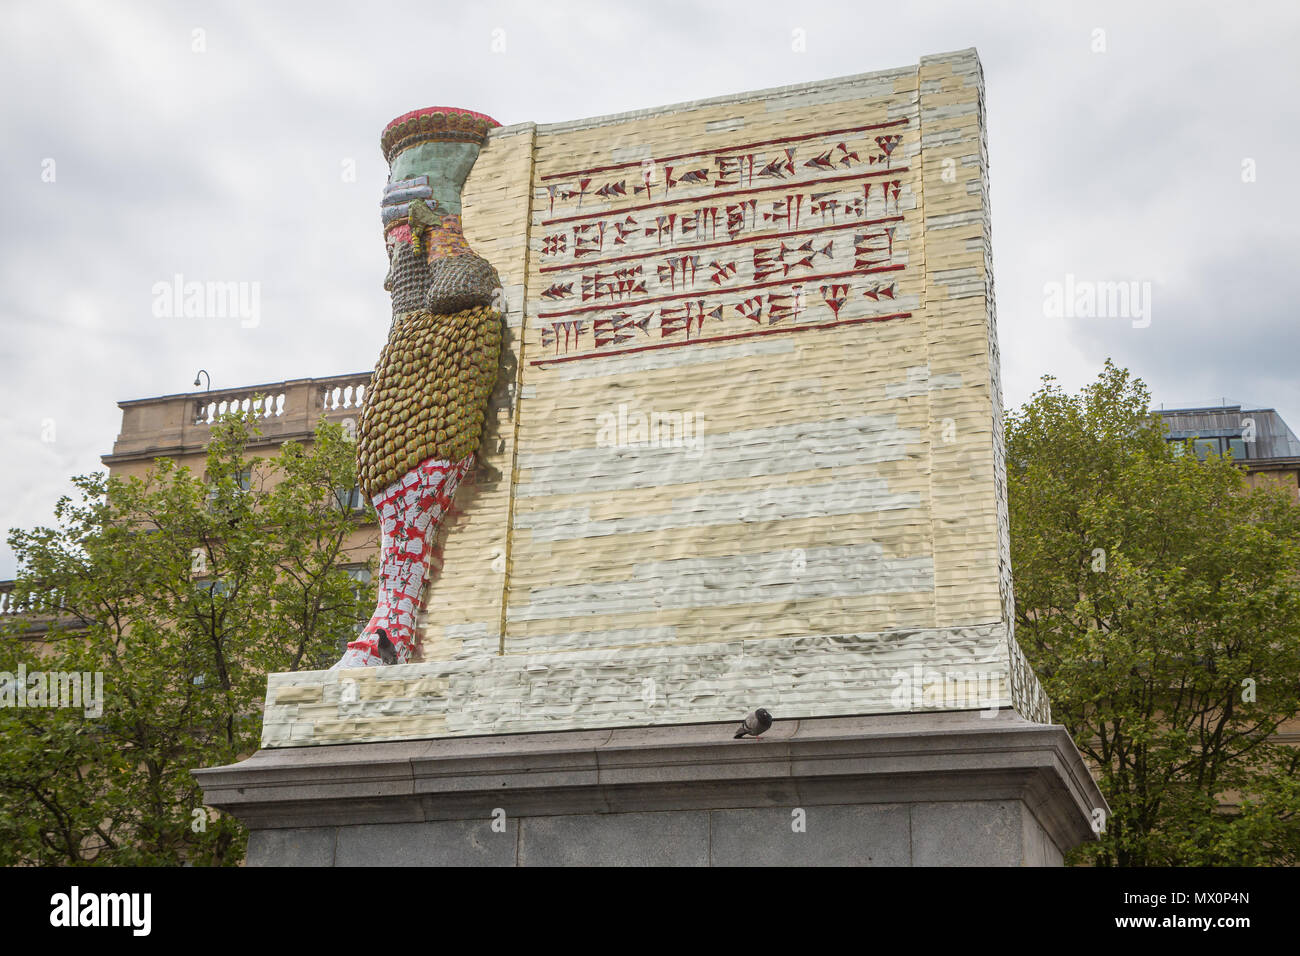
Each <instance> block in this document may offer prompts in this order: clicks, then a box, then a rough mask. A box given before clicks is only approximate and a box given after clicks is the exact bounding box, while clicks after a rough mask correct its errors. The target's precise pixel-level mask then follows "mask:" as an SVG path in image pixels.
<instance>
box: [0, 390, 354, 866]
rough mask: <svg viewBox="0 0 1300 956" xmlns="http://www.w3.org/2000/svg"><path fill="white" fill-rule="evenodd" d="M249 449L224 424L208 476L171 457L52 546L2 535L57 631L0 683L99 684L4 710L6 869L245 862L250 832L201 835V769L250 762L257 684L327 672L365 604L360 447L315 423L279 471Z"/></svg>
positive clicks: (2, 853) (64, 502)
mask: <svg viewBox="0 0 1300 956" xmlns="http://www.w3.org/2000/svg"><path fill="white" fill-rule="evenodd" d="M256 436H257V430H256V428H255V426H254V424H253V422H252V420H251V419H250V418H248V417H245V416H242V415H239V414H235V415H231V416H227V417H225V418H224V419H222V420H221V421H219V422H218V423H216V424H214V426H213V428H212V438H211V442H210V444H209V446H208V449H207V470H206V476H198V475H194V474H192V473H191V472H190V470H189V469H188V468H186V467H182V466H178V465H176V463H175V462H173V461H171V460H170V459H166V458H160V459H157V460H156V461H155V464H154V467H153V468H152V469H151V470H150V471H149V473H148V474H147V475H146V476H145V477H144V478H139V477H132V478H130V479H127V480H122V479H119V478H108V477H106V476H105V475H103V474H102V473H99V474H93V475H86V476H80V477H77V478H75V479H73V484H74V486H75V487H76V488H77V489H78V491H79V498H80V500H79V501H75V502H74V501H73V500H72V499H71V498H69V497H66V496H65V497H64V498H62V499H61V500H60V501H59V502H58V504H57V506H56V507H55V521H56V526H55V527H53V528H47V527H39V528H36V529H35V530H33V531H21V530H14V531H12V532H11V533H10V535H9V543H10V546H11V547H12V548H13V549H14V551H15V552H16V553H17V555H18V560H19V576H18V579H17V581H16V584H15V592H16V594H17V595H19V596H20V600H26V601H28V602H36V601H41V600H44V601H47V602H48V603H50V604H57V605H58V606H59V607H60V608H61V613H60V616H59V618H58V619H57V620H56V622H55V623H54V624H53V625H52V627H51V630H50V632H49V635H48V639H47V640H46V641H45V642H44V644H43V645H42V646H39V647H38V646H36V645H34V644H33V642H31V641H23V640H19V639H15V638H13V637H10V638H9V639H6V640H3V641H0V671H5V672H8V674H10V675H14V674H16V673H17V672H18V668H19V665H22V666H23V667H24V668H25V670H26V671H27V673H28V674H31V673H32V672H41V673H42V674H51V673H53V674H65V675H66V674H72V673H76V674H83V673H86V674H94V673H96V672H98V673H101V674H102V675H103V677H102V680H103V690H104V699H103V702H102V713H101V714H99V715H97V716H96V715H94V714H87V713H86V708H85V707H80V708H67V707H59V708H56V707H49V706H44V707H26V708H18V707H14V706H6V707H3V708H0V733H2V734H3V735H4V739H5V741H6V746H5V748H4V751H3V753H2V754H0V864H15V863H34V864H80V863H88V862H94V863H100V864H105V863H107V864H119V865H132V864H148V865H175V864H178V863H181V862H190V863H194V864H196V865H200V864H213V865H220V864H233V863H238V862H239V860H240V859H242V857H243V851H244V843H245V839H246V834H245V832H244V830H243V828H242V826H240V825H239V824H238V822H237V821H235V820H233V819H232V818H229V817H224V816H221V817H217V818H215V819H210V818H209V817H210V815H209V813H208V811H206V810H204V809H203V808H202V795H201V792H200V790H199V788H198V787H197V785H196V784H195V782H194V780H193V778H192V777H191V775H190V770H191V769H193V768H196V767H203V766H214V765H219V764H227V763H232V762H234V761H236V760H238V759H240V758H241V757H243V756H246V755H248V754H249V753H251V752H252V751H253V750H255V749H256V748H257V745H258V739H259V736H260V731H261V713H260V707H261V703H262V700H263V698H264V695H265V690H266V674H267V673H268V672H272V671H288V670H298V669H308V668H319V667H328V666H329V664H330V663H332V662H333V660H334V659H336V658H337V656H338V653H339V650H340V648H341V645H342V643H343V642H345V641H346V639H348V638H349V637H350V636H351V635H352V634H353V631H354V628H355V626H356V624H357V622H358V621H363V620H365V616H366V614H368V612H369V610H370V608H371V606H372V605H373V589H372V588H371V587H370V586H369V585H368V584H365V583H364V582H361V581H358V580H354V578H353V577H351V576H349V574H348V572H347V570H346V569H345V567H344V564H345V563H346V562H347V560H348V555H347V554H346V553H345V549H344V545H345V542H346V540H347V539H348V537H349V535H350V534H351V532H352V531H354V530H355V529H356V527H357V526H358V523H359V520H360V516H359V515H357V514H356V513H354V512H353V511H352V510H351V509H350V508H348V507H340V503H341V501H340V498H341V495H340V489H343V490H344V495H346V489H350V488H351V487H352V486H354V485H355V484H356V477H355V474H356V472H355V449H354V446H353V445H352V444H351V443H350V441H349V440H348V439H347V438H346V437H345V435H344V433H343V431H342V429H341V428H340V427H339V426H338V425H332V424H328V423H325V422H324V421H322V422H321V424H320V425H319V426H318V428H317V429H316V432H315V438H314V441H313V442H312V445H311V448H310V450H304V449H303V448H302V446H301V445H299V444H297V443H295V442H286V443H285V444H284V445H282V446H281V448H280V450H279V452H278V454H277V455H276V457H275V458H274V459H270V460H268V459H263V458H259V457H249V456H248V455H247V448H248V445H249V444H250V442H251V441H253V440H255V438H256ZM0 678H3V675H0ZM39 685H40V681H39V680H37V681H36V682H35V683H34V685H33V686H34V687H36V686H39ZM9 686H10V687H11V688H12V687H13V686H14V682H13V681H12V680H11V681H10V682H9ZM20 690H21V689H20ZM28 692H29V694H30V693H31V691H30V690H29V691H28ZM46 693H47V694H51V692H50V691H48V690H47V691H46ZM29 700H30V697H29Z"/></svg>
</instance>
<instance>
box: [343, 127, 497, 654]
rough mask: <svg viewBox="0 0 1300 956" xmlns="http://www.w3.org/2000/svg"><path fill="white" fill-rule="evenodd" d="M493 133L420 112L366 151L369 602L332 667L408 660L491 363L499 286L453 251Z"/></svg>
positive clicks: (362, 458)
mask: <svg viewBox="0 0 1300 956" xmlns="http://www.w3.org/2000/svg"><path fill="white" fill-rule="evenodd" d="M498 125H500V124H498V123H497V122H496V121H495V120H493V119H492V118H491V117H488V116H484V115H483V114H481V113H474V112H471V111H469V110H461V109H454V108H448V107H432V108H429V109H422V110H416V111H414V112H411V113H406V114H405V115H403V116H399V117H398V118H397V119H395V120H393V121H392V122H391V123H389V124H388V126H386V127H385V128H384V132H383V136H382V137H381V140H380V144H381V146H382V147H383V150H384V156H385V158H386V159H387V160H388V166H389V177H388V185H387V187H385V189H384V199H383V204H382V215H383V225H384V240H385V242H386V244H387V246H388V262H389V268H388V276H387V278H386V279H385V281H384V288H385V289H386V290H387V291H388V292H389V293H390V294H391V295H392V301H393V320H392V326H391V328H390V330H389V334H388V344H387V345H386V346H385V347H384V349H383V351H382V352H381V353H380V356H379V363H378V364H377V365H376V366H375V371H374V374H373V376H372V377H371V380H370V387H369V388H368V389H367V391H366V404H365V408H364V410H363V411H362V414H361V418H360V423H359V425H358V427H357V474H358V478H359V481H360V484H361V489H362V491H363V492H364V493H365V494H366V496H367V497H368V498H369V499H370V500H371V501H372V502H373V503H374V506H375V510H376V512H378V516H379V523H380V529H381V532H382V540H381V543H380V564H379V594H378V603H377V605H376V607H375V613H374V614H373V615H372V616H371V618H370V621H369V623H367V625H366V627H365V629H364V630H363V631H362V633H361V634H360V635H359V636H358V637H357V639H356V640H354V641H352V642H351V643H349V644H348V649H347V652H346V653H345V654H344V655H343V657H342V659H341V660H340V661H339V662H338V663H337V664H335V665H334V667H335V669H338V668H345V667H369V666H374V665H379V664H400V663H406V662H407V661H409V660H410V659H411V656H412V654H413V652H414V649H415V616H416V611H417V609H418V607H419V604H420V598H421V593H422V592H423V590H424V586H425V583H426V580H427V577H428V572H429V558H430V555H431V550H432V544H433V538H434V534H435V532H436V531H437V527H438V523H439V521H440V520H441V519H442V517H443V516H444V515H445V514H446V512H447V510H448V508H450V506H451V500H452V496H453V495H454V494H455V493H456V488H457V487H458V486H459V484H460V482H461V480H462V479H463V478H464V477H465V475H466V474H467V473H468V472H469V471H470V469H471V468H472V467H473V464H474V453H475V451H476V450H477V448H478V445H479V440H480V438H481V437H482V434H483V428H484V422H485V419H486V415H487V404H488V398H489V396H490V395H491V394H492V390H493V388H494V387H495V385H496V380H497V369H498V364H499V362H500V355H501V336H502V313H501V309H500V307H499V306H500V295H501V291H500V286H501V282H500V279H499V278H498V276H497V272H496V270H495V269H494V268H492V266H491V264H490V263H488V262H487V260H485V259H484V258H482V257H481V256H478V255H476V254H475V253H474V252H473V251H472V250H471V249H470V247H469V244H468V243H467V242H466V241H465V237H464V235H463V233H462V232H461V202H460V195H461V189H462V187H463V186H464V184H465V180H466V178H467V177H468V176H469V172H470V170H471V169H472V168H473V166H474V161H475V160H476V159H477V158H478V154H479V149H480V148H481V147H482V145H483V143H484V140H485V139H486V137H487V133H488V130H490V129H492V128H493V127H495V126H498Z"/></svg>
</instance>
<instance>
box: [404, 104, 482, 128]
mask: <svg viewBox="0 0 1300 956" xmlns="http://www.w3.org/2000/svg"><path fill="white" fill-rule="evenodd" d="M431 113H445V114H447V115H448V116H472V117H474V118H475V119H481V120H487V121H488V123H489V124H490V125H491V126H500V125H501V124H500V123H498V122H497V121H496V120H494V119H493V118H492V117H490V116H488V115H487V114H486V113H476V112H475V111H474V110H463V109H461V108H460V107H458V106H426V107H425V108H424V109H422V110H411V112H409V113H403V114H402V115H401V116H399V117H397V119H395V120H393V121H392V122H391V123H389V124H388V125H387V126H385V127H384V132H385V133H387V132H388V131H389V130H390V129H392V128H393V127H394V126H396V125H397V124H398V123H405V122H406V121H407V120H409V119H414V118H415V117H417V116H428V115H429V114H431Z"/></svg>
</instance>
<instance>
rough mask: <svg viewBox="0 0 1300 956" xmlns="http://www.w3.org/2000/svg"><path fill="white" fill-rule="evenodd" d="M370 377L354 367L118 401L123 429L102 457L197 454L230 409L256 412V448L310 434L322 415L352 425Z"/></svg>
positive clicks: (107, 460)
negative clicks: (342, 371)
mask: <svg viewBox="0 0 1300 956" xmlns="http://www.w3.org/2000/svg"><path fill="white" fill-rule="evenodd" d="M369 382H370V373H369V372H357V373H353V374H350V375H335V376H331V377H329V378H302V379H293V380H290V381H285V382H273V383H269V384H266V385H250V386H244V387H240V388H228V389H214V390H210V391H203V392H189V393H182V394H177V395H161V396H158V397H156V398H143V399H136V400H132V401H124V402H118V407H119V408H121V409H122V430H121V432H120V433H119V434H118V436H117V441H115V442H114V443H113V451H112V453H111V454H108V455H104V456H103V458H102V459H101V460H102V461H103V462H104V464H105V465H107V466H109V467H110V468H114V467H116V466H119V465H123V464H126V463H129V462H133V461H140V462H147V461H151V460H152V459H154V458H157V457H164V456H165V457H169V458H174V457H181V456H184V455H190V454H195V455H197V454H201V453H202V452H203V450H204V448H205V447H206V446H207V443H208V440H209V438H210V437H211V429H212V424H213V422H215V421H217V420H218V419H219V418H220V417H221V416H222V415H223V414H225V413H227V412H232V411H244V412H249V413H251V414H252V415H253V416H254V417H255V419H256V421H257V426H258V428H259V429H260V430H261V432H262V435H261V438H260V439H259V441H258V442H255V443H254V446H255V447H256V446H258V445H279V444H281V443H282V442H285V441H288V440H290V439H298V440H302V439H309V438H310V437H311V435H312V433H313V432H314V430H315V428H316V423H317V422H318V421H319V420H320V418H321V417H322V416H323V417H325V418H327V419H329V420H330V421H337V422H340V423H342V424H343V425H344V427H350V428H355V425H356V421H355V419H356V416H357V415H358V414H359V413H360V411H361V407H362V405H363V404H364V403H365V392H366V387H367V386H368V384H369ZM349 419H351V420H352V421H351V426H349Z"/></svg>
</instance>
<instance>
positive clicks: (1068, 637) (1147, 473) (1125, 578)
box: [1007, 360, 1300, 866]
mask: <svg viewBox="0 0 1300 956" xmlns="http://www.w3.org/2000/svg"><path fill="white" fill-rule="evenodd" d="M1149 408H1150V395H1149V393H1148V391H1147V389H1146V386H1145V385H1144V384H1143V383H1142V382H1141V380H1138V379H1134V378H1132V377H1131V376H1130V374H1129V372H1128V370H1127V369H1120V368H1116V367H1115V365H1114V364H1113V363H1111V362H1110V361H1109V360H1108V361H1107V362H1106V366H1105V368H1104V370H1103V371H1102V373H1101V375H1100V376H1099V377H1098V379H1097V380H1096V381H1095V382H1093V383H1092V384H1091V385H1089V386H1087V387H1085V388H1084V389H1083V391H1082V392H1081V393H1080V394H1079V395H1077V396H1069V395H1065V394H1064V393H1062V391H1061V390H1060V389H1059V387H1057V386H1056V385H1055V384H1054V380H1053V379H1052V378H1051V377H1050V376H1048V377H1046V378H1045V379H1044V381H1043V386H1042V388H1041V389H1040V390H1039V391H1038V392H1036V393H1035V394H1034V396H1033V397H1032V399H1031V400H1030V401H1029V403H1028V404H1027V405H1025V406H1024V407H1023V408H1022V409H1020V410H1019V412H1017V413H1016V414H1014V415H1012V416H1010V417H1009V419H1008V423H1007V472H1008V495H1009V502H1010V513H1011V557H1012V568H1013V571H1014V575H1015V584H1016V588H1015V590H1016V607H1017V610H1016V626H1017V638H1018V640H1019V642H1020V644H1021V646H1022V648H1023V649H1024V652H1025V654H1026V656H1027V658H1028V659H1029V661H1030V663H1031V664H1032V665H1033V667H1034V669H1035V671H1036V672H1037V673H1038V675H1039V677H1040V678H1041V679H1042V681H1043V683H1044V686H1045V689H1046V690H1047V694H1048V697H1049V698H1050V699H1051V701H1052V714H1053V718H1054V719H1056V720H1059V721H1061V722H1062V723H1064V724H1065V726H1066V727H1067V728H1068V729H1069V730H1070V732H1071V734H1072V736H1073V737H1074V740H1075V742H1076V743H1077V744H1078V746H1079V748H1080V750H1081V751H1082V752H1083V753H1084V755H1085V756H1086V757H1087V758H1088V759H1089V760H1090V761H1091V762H1092V763H1093V764H1094V766H1095V768H1096V769H1097V771H1098V772H1099V774H1100V782H1101V787H1102V791H1103V793H1104V794H1105V795H1106V798H1107V801H1108V802H1109V804H1110V807H1111V815H1110V817H1109V819H1108V821H1107V827H1106V830H1105V832H1104V835H1103V838H1102V840H1101V841H1100V842H1099V843H1097V844H1090V845H1087V846H1085V847H1082V848H1080V850H1078V851H1076V855H1075V858H1076V859H1077V860H1079V861H1084V860H1086V861H1091V862H1094V863H1096V864H1098V865H1120V866H1166V865H1205V864H1236V865H1265V864H1291V865H1294V864H1296V863H1300V748H1295V747H1290V746H1286V745H1284V744H1281V743H1278V742H1277V741H1276V740H1274V739H1271V737H1272V735H1273V734H1274V733H1275V732H1276V731H1277V729H1278V727H1279V726H1280V725H1281V724H1283V723H1284V722H1285V721H1287V720H1289V719H1291V718H1294V717H1295V716H1296V715H1297V713H1300V587H1298V585H1300V506H1297V504H1296V502H1295V500H1294V498H1293V497H1291V496H1289V495H1288V493H1286V492H1284V491H1283V490H1281V489H1255V490H1252V489H1250V488H1249V486H1248V483H1247V482H1246V480H1245V478H1244V477H1243V475H1242V473H1241V471H1240V470H1239V468H1237V467H1236V466H1235V465H1233V464H1232V462H1231V460H1230V459H1228V458H1219V457H1217V456H1211V457H1210V458H1209V460H1207V461H1205V462H1200V461H1198V460H1197V458H1196V456H1195V455H1194V454H1192V453H1191V451H1190V449H1185V448H1184V447H1183V446H1179V445H1176V444H1171V443H1170V442H1168V441H1167V440H1166V437H1165V430H1164V425H1163V423H1162V422H1161V421H1160V419H1159V417H1158V416H1153V415H1152V414H1151V413H1150V412H1149ZM1180 452H1181V454H1180Z"/></svg>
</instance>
